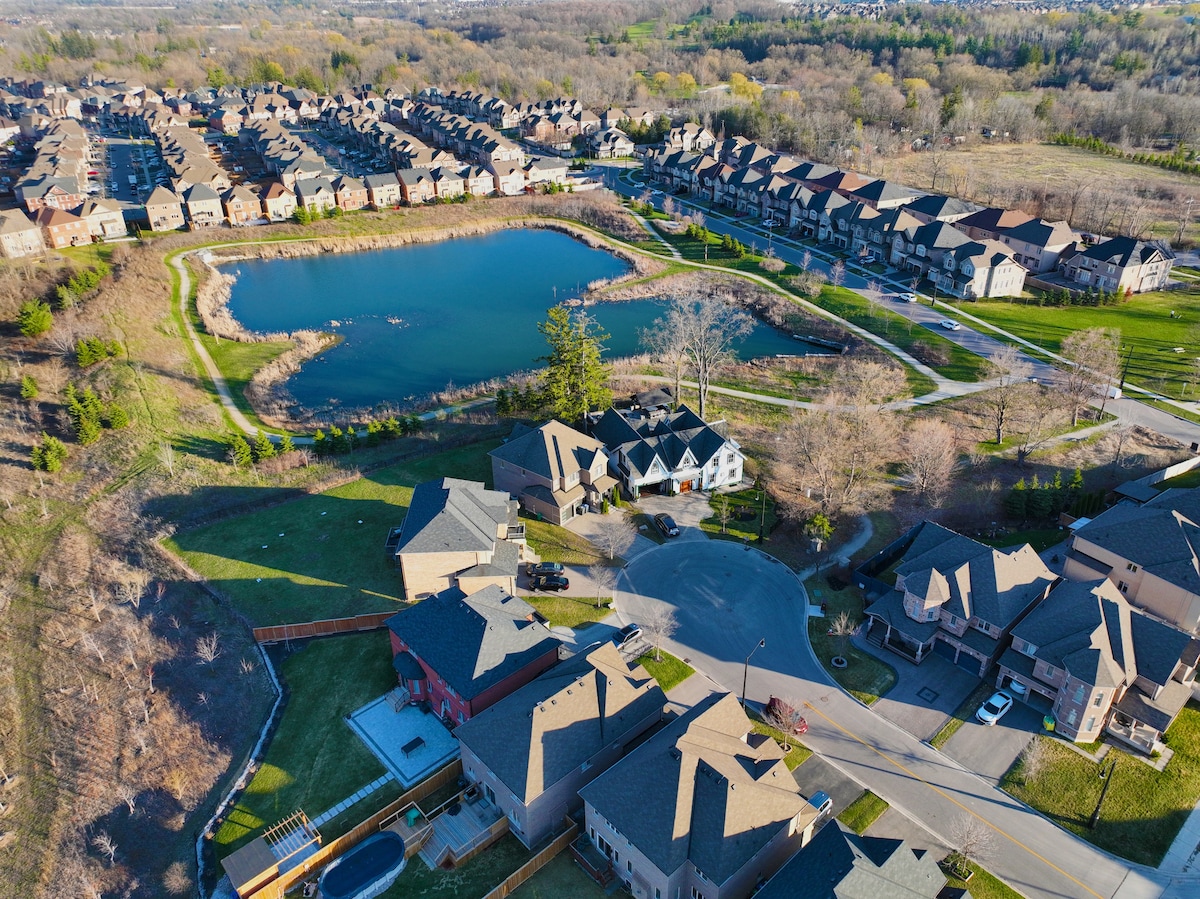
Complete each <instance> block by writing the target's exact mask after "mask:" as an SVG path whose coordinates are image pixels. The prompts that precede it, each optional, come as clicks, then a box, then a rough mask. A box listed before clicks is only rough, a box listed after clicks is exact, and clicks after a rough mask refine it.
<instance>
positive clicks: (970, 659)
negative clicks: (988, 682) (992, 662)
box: [958, 652, 983, 675]
mask: <svg viewBox="0 0 1200 899" xmlns="http://www.w3.org/2000/svg"><path fill="white" fill-rule="evenodd" d="M958 667H959V668H963V669H966V670H967V671H970V672H971V673H972V674H976V675H977V674H979V669H980V668H981V667H983V663H982V662H980V661H979V659H977V658H975V656H973V655H971V654H970V653H969V652H960V653H959V654H958Z"/></svg>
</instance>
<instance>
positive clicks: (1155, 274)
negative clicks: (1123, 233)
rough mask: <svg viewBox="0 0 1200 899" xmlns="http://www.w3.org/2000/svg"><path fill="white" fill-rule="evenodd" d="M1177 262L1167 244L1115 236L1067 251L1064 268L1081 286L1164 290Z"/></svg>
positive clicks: (1112, 290)
mask: <svg viewBox="0 0 1200 899" xmlns="http://www.w3.org/2000/svg"><path fill="white" fill-rule="evenodd" d="M1174 263H1175V254H1174V253H1173V252H1171V250H1170V248H1169V247H1167V245H1166V244H1153V243H1146V242H1145V241H1142V240H1134V239H1133V238H1132V237H1113V238H1110V239H1109V240H1106V241H1103V242H1101V243H1098V244H1096V245H1095V246H1091V247H1088V248H1087V249H1084V250H1081V251H1079V252H1077V253H1072V254H1068V255H1067V256H1066V257H1065V259H1064V261H1063V263H1062V266H1061V269H1062V272H1063V274H1065V275H1066V277H1067V278H1068V279H1069V280H1071V281H1074V282H1075V284H1077V285H1079V287H1084V288H1086V287H1096V288H1099V289H1100V290H1103V291H1107V292H1108V293H1125V292H1127V291H1128V292H1130V293H1142V292H1144V291H1148V290H1162V289H1164V288H1165V287H1166V286H1167V282H1168V281H1169V280H1170V278H1171V266H1172V265H1174Z"/></svg>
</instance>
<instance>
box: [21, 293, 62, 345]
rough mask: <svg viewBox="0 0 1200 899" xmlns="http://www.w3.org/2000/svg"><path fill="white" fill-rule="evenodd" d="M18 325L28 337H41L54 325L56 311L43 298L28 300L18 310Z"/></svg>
mask: <svg viewBox="0 0 1200 899" xmlns="http://www.w3.org/2000/svg"><path fill="white" fill-rule="evenodd" d="M17 325H18V327H20V329H21V333H22V334H24V335H25V336H26V337H40V336H41V335H43V334H45V333H46V332H47V331H49V330H50V329H51V328H53V327H54V313H53V312H51V311H50V305H49V304H48V303H43V302H42V301H41V300H26V301H25V302H24V303H22V304H21V308H20V309H18V310H17Z"/></svg>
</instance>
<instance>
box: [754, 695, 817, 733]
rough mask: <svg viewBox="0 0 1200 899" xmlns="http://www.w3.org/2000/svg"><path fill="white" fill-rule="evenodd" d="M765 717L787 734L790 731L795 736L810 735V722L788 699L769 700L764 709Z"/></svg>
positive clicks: (773, 698)
mask: <svg viewBox="0 0 1200 899" xmlns="http://www.w3.org/2000/svg"><path fill="white" fill-rule="evenodd" d="M763 717H764V718H765V719H766V720H767V722H768V723H770V724H772V725H774V726H776V727H779V728H780V729H781V730H783V731H784V732H785V733H786V732H787V731H788V730H790V731H791V732H792V733H793V734H806V733H808V722H807V721H806V720H804V716H803V715H801V714H800V712H799V711H798V710H797V709H796V707H795V706H793V705H792V704H791V703H790V702H788V701H787V700H786V699H780V698H779V697H778V696H772V697H771V698H770V699H769V700H767V705H766V708H764V709H763Z"/></svg>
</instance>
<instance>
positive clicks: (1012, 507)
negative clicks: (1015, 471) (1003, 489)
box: [1004, 478, 1029, 518]
mask: <svg viewBox="0 0 1200 899" xmlns="http://www.w3.org/2000/svg"><path fill="white" fill-rule="evenodd" d="M1004 511H1005V513H1006V514H1007V515H1008V516H1009V517H1010V518H1024V517H1025V516H1026V515H1027V514H1028V513H1029V491H1028V490H1027V489H1026V488H1025V479H1024V478H1021V480H1019V481H1017V483H1015V484H1013V488H1012V490H1010V491H1009V494H1008V496H1006V497H1005V498H1004Z"/></svg>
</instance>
